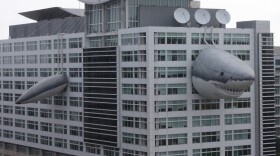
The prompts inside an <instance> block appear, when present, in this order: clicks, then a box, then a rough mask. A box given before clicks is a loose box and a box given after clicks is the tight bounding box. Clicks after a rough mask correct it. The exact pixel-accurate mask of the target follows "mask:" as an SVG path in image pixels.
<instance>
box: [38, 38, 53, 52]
mask: <svg viewBox="0 0 280 156" xmlns="http://www.w3.org/2000/svg"><path fill="white" fill-rule="evenodd" d="M51 49H52V41H51V40H43V41H40V50H51Z"/></svg>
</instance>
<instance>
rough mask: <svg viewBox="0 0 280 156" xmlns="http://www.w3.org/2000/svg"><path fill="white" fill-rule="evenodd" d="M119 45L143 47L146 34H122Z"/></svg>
mask: <svg viewBox="0 0 280 156" xmlns="http://www.w3.org/2000/svg"><path fill="white" fill-rule="evenodd" d="M121 44H122V45H145V44H146V33H135V34H122V35H121Z"/></svg>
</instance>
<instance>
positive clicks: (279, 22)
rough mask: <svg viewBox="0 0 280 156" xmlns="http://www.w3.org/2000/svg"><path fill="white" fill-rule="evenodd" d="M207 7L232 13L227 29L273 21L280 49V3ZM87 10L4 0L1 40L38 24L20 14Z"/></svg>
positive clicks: (51, 1)
mask: <svg viewBox="0 0 280 156" xmlns="http://www.w3.org/2000/svg"><path fill="white" fill-rule="evenodd" d="M200 2H201V7H203V8H218V9H226V10H228V12H229V13H230V14H231V18H232V20H231V22H230V23H229V24H228V26H227V27H229V28H233V27H235V22H236V21H246V20H270V21H271V31H272V32H273V33H275V45H278V46H280V29H279V28H280V18H279V15H280V9H279V6H280V1H279V0H265V1H264V0H200ZM56 6H60V7H64V8H79V7H81V8H83V4H82V3H81V4H80V3H79V2H78V1H77V0H0V21H1V22H0V39H7V38H8V31H9V29H8V27H9V25H16V24H22V23H30V22H34V21H32V20H29V19H27V18H25V17H22V16H21V15H18V13H19V12H25V11H31V10H36V9H42V8H48V7H56Z"/></svg>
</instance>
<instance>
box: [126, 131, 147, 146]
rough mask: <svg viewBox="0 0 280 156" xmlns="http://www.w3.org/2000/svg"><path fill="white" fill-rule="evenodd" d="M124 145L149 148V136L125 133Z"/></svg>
mask: <svg viewBox="0 0 280 156" xmlns="http://www.w3.org/2000/svg"><path fill="white" fill-rule="evenodd" d="M122 141H123V143H126V144H134V145H139V146H147V135H142V134H133V133H123V139H122Z"/></svg>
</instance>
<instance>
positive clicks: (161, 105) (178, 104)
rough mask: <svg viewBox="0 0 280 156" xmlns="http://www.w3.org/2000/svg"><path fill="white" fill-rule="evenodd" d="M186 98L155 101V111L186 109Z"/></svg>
mask: <svg viewBox="0 0 280 156" xmlns="http://www.w3.org/2000/svg"><path fill="white" fill-rule="evenodd" d="M186 110H187V100H175V101H155V112H175V111H186Z"/></svg>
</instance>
